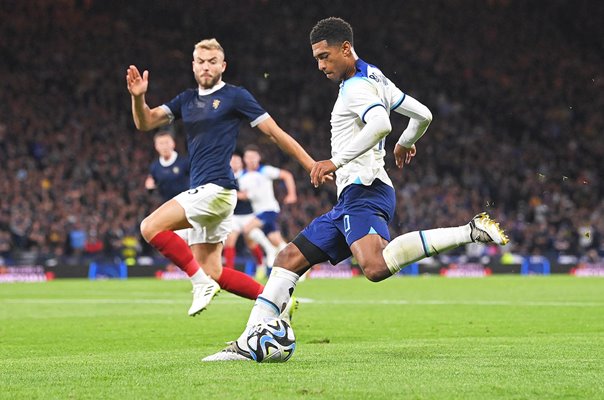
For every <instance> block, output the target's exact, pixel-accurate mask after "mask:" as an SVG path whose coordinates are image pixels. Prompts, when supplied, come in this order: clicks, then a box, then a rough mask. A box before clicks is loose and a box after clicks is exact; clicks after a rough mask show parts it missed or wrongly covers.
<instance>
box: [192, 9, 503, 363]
mask: <svg viewBox="0 0 604 400" xmlns="http://www.w3.org/2000/svg"><path fill="white" fill-rule="evenodd" d="M310 43H311V46H312V52H313V56H314V58H315V60H316V61H317V64H318V68H319V70H321V72H323V73H324V74H325V75H326V76H327V78H328V79H330V80H331V81H333V82H336V83H339V85H340V90H339V95H338V98H337V100H336V103H335V105H334V108H333V112H332V114H331V126H332V129H331V147H332V158H331V159H330V160H323V161H319V162H317V163H315V164H314V165H313V168H312V170H311V174H310V178H311V182H312V183H313V184H314V185H315V186H318V185H320V184H321V183H323V181H324V180H325V179H326V177H327V176H329V175H330V174H332V173H334V172H335V173H336V177H337V179H336V183H337V187H338V202H337V204H336V205H335V206H334V208H333V209H332V210H331V211H329V212H328V213H327V214H324V215H322V216H320V217H318V218H316V219H315V220H314V221H312V222H311V223H310V225H309V226H307V227H306V228H305V229H304V230H303V231H302V232H301V233H300V234H299V235H298V236H297V237H296V238H295V239H294V240H293V241H292V243H289V244H288V245H287V247H286V248H285V249H284V250H283V251H281V252H280V253H279V254H278V255H277V258H276V260H275V266H274V267H273V271H272V272H271V276H270V278H269V280H268V282H267V283H266V286H265V288H264V291H263V292H262V294H261V295H260V296H258V298H257V299H256V302H255V304H254V308H253V309H252V312H251V314H250V317H249V319H248V323H247V326H246V329H245V330H244V332H243V333H242V334H241V336H240V337H239V338H238V339H237V340H236V341H234V342H232V344H230V345H229V346H228V347H227V348H225V349H224V350H222V351H220V352H218V353H216V354H213V355H211V356H208V357H206V358H205V359H204V360H206V361H216V360H251V359H252V356H251V354H250V352H249V349H248V347H247V343H246V342H247V341H246V339H247V336H248V334H247V333H248V330H249V328H250V327H253V326H254V325H256V324H257V323H258V322H260V321H262V320H263V319H264V318H271V317H278V316H279V315H280V314H281V312H282V311H283V309H284V308H285V307H286V304H288V301H289V299H290V297H291V294H292V293H293V291H294V289H295V287H296V283H297V282H298V279H299V277H300V275H302V274H303V273H304V272H305V271H306V270H307V269H308V268H310V267H311V266H312V265H314V264H317V263H320V262H324V261H327V260H329V261H330V262H331V263H333V264H336V263H337V262H339V261H341V260H343V259H345V258H347V257H349V256H350V255H351V254H352V255H354V257H355V258H356V260H357V261H358V263H359V265H360V266H361V268H362V269H363V272H364V274H365V276H366V277H367V278H368V279H369V280H371V281H373V282H378V281H381V280H384V279H386V278H388V277H390V276H392V275H393V274H396V273H397V272H398V271H399V270H400V269H401V268H403V267H405V266H406V265H409V264H412V263H414V262H416V261H418V260H421V259H422V258H425V257H430V256H433V255H436V254H439V253H442V252H444V251H447V250H450V249H453V248H455V247H458V246H461V245H464V244H467V243H471V242H483V243H497V244H500V245H504V244H506V243H507V242H508V238H507V236H506V235H505V233H504V232H503V230H501V228H500V227H499V225H498V224H497V223H496V222H495V221H493V220H492V219H491V218H490V217H489V216H488V215H487V214H486V213H481V214H478V215H477V216H475V217H474V218H473V219H472V220H471V221H470V222H469V223H468V224H466V225H463V226H458V227H452V228H440V229H431V230H425V231H417V232H411V233H406V234H404V235H401V236H399V237H396V238H395V239H393V240H392V241H390V235H389V232H388V226H387V225H388V222H389V221H390V220H391V219H392V216H393V213H394V207H395V193H394V188H393V187H392V182H391V181H390V179H389V178H388V175H387V174H386V171H385V170H384V155H385V151H384V138H385V137H386V136H387V135H388V134H389V133H390V131H391V125H390V112H391V111H395V112H396V113H398V114H402V115H404V116H407V117H409V118H410V121H409V125H408V126H407V128H406V129H405V130H404V131H403V133H402V135H401V136H400V139H399V140H398V143H397V144H396V146H395V149H394V156H395V161H396V165H397V167H398V168H403V166H404V165H405V164H409V163H410V162H411V160H412V159H413V157H415V155H416V147H415V142H417V140H418V139H419V138H420V137H421V136H422V135H423V134H424V133H425V131H426V129H427V128H428V125H430V122H431V121H432V114H431V113H430V110H428V108H427V107H426V106H424V105H423V104H421V103H420V102H419V101H417V100H415V99H414V98H412V97H411V96H408V95H405V94H404V93H403V92H401V91H400V90H399V89H398V88H397V87H396V86H395V85H394V84H393V83H392V82H391V81H390V80H389V79H388V78H386V77H385V76H384V74H382V72H381V71H380V70H379V69H378V68H376V67H375V66H373V65H371V64H367V63H366V62H364V61H363V60H361V59H359V58H358V57H357V55H356V53H355V51H354V48H353V33H352V27H351V26H350V25H349V24H348V23H347V22H346V21H344V20H342V19H340V18H334V17H331V18H327V19H323V20H321V21H319V22H318V23H317V24H316V25H315V27H314V28H313V29H312V31H311V33H310ZM277 266H278V267H277Z"/></svg>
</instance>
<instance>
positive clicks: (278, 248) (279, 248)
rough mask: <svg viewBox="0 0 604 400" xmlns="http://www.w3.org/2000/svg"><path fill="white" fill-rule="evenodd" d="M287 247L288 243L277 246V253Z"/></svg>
mask: <svg viewBox="0 0 604 400" xmlns="http://www.w3.org/2000/svg"><path fill="white" fill-rule="evenodd" d="M286 246H287V243H285V242H281V243H279V245H278V246H277V251H281V250H283V249H284V248H285V247H286Z"/></svg>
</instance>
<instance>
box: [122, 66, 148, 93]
mask: <svg viewBox="0 0 604 400" xmlns="http://www.w3.org/2000/svg"><path fill="white" fill-rule="evenodd" d="M126 86H127V87H128V91H129V92H130V94H131V95H132V96H135V97H137V96H141V95H143V94H145V93H147V88H148V87H149V71H147V70H145V71H144V72H143V75H142V76H141V74H140V72H138V69H137V68H136V67H135V66H134V65H131V66H130V67H128V70H127V71H126Z"/></svg>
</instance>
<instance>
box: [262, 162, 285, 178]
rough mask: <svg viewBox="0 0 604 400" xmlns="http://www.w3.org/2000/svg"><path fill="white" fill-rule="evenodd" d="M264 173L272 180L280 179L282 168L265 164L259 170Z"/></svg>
mask: <svg viewBox="0 0 604 400" xmlns="http://www.w3.org/2000/svg"><path fill="white" fill-rule="evenodd" d="M258 172H260V173H261V174H262V175H264V176H266V177H267V178H269V179H271V180H273V181H274V180H276V179H279V175H281V170H280V169H279V168H277V167H273V166H271V165H263V166H261V167H260V169H259V170H258Z"/></svg>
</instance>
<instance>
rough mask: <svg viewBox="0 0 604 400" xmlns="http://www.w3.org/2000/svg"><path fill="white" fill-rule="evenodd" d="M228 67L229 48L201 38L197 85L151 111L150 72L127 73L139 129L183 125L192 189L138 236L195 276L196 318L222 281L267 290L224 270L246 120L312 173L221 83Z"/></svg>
mask: <svg viewBox="0 0 604 400" xmlns="http://www.w3.org/2000/svg"><path fill="white" fill-rule="evenodd" d="M226 65H227V64H226V62H225V55H224V50H223V48H222V46H220V44H219V43H218V41H216V39H207V40H202V41H201V42H199V43H197V44H196V45H195V47H194V50H193V61H192V69H193V75H194V78H195V80H196V82H197V87H196V88H192V89H187V90H185V91H183V92H181V93H180V94H179V95H177V96H176V97H174V98H173V99H172V100H170V101H169V102H167V103H165V104H163V105H160V106H158V107H154V108H150V107H149V106H148V105H147V102H146V100H145V94H146V93H147V90H148V86H149V72H148V71H144V72H143V73H142V74H141V73H140V72H139V70H138V69H137V68H136V66H134V65H131V66H129V68H128V70H127V71H126V85H127V88H128V91H129V92H130V95H131V100H132V116H133V119H134V123H135V125H136V127H137V128H138V129H140V130H142V131H149V130H152V129H155V128H158V127H160V126H164V125H167V124H169V123H171V122H172V121H174V120H176V119H182V120H183V123H184V129H185V132H186V134H187V147H188V153H189V158H190V165H191V186H190V187H191V189H190V190H188V191H186V192H183V193H180V194H179V195H177V196H176V197H174V198H173V199H171V200H168V201H167V202H166V203H164V204H163V205H162V206H161V207H159V208H158V209H157V210H155V211H154V212H153V213H151V214H150V215H149V216H147V217H146V218H145V219H144V220H143V222H142V223H141V234H142V236H143V237H144V238H145V240H146V241H147V242H148V243H150V244H151V245H152V246H153V247H155V248H156V249H157V250H158V251H159V252H160V253H162V254H163V255H164V256H165V257H166V258H168V259H170V261H172V262H173V263H174V264H175V265H177V266H178V267H179V268H181V269H182V270H183V271H184V272H185V273H187V275H188V276H189V277H190V279H191V282H192V284H193V302H192V304H191V307H190V308H189V315H191V316H194V315H197V314H198V313H200V312H201V311H203V310H204V309H205V308H206V307H207V305H208V304H209V303H210V301H211V300H212V298H214V296H215V295H216V294H217V293H218V291H219V290H220V286H219V283H220V285H222V286H223V287H225V289H227V290H229V291H231V292H235V293H241V294H242V295H245V296H247V297H250V298H253V296H257V294H258V293H259V291H260V290H261V289H262V286H261V285H260V284H258V283H257V282H255V281H253V280H245V278H247V275H245V274H243V273H241V272H239V271H237V270H234V269H229V268H225V269H223V268H222V259H221V258H222V257H221V255H222V247H223V242H224V240H225V239H226V237H227V235H228V233H229V232H230V229H231V218H232V215H233V209H234V208H235V203H236V201H237V200H236V196H237V195H236V189H237V181H236V180H235V177H234V176H233V171H232V170H231V168H230V165H229V162H230V159H231V155H232V154H233V151H234V150H235V144H236V140H237V136H238V134H239V124H240V123H241V121H243V120H247V121H249V122H250V125H251V126H252V127H258V128H259V129H260V131H261V132H262V133H264V134H265V135H267V136H268V137H269V138H270V139H271V140H272V141H273V142H275V143H276V144H277V145H278V146H279V147H280V148H281V149H282V150H283V151H285V152H286V153H287V154H289V155H290V156H291V157H293V158H295V159H296V160H297V161H299V162H300V163H301V164H302V166H303V167H304V168H305V169H306V170H307V171H310V169H311V167H312V164H313V163H314V160H313V159H312V158H311V157H310V156H309V155H308V154H307V153H306V151H305V150H304V149H303V148H302V147H301V146H300V145H299V144H298V142H296V141H295V140H294V139H293V138H292V137H291V136H289V135H288V134H287V133H286V132H285V131H283V130H282V129H281V128H280V127H279V126H278V125H277V123H276V122H275V121H274V120H273V118H271V116H270V115H269V114H268V113H267V112H266V111H265V110H264V109H263V108H262V107H261V106H260V104H258V102H257V101H256V99H255V98H254V97H253V96H252V95H251V94H250V93H249V92H248V91H247V90H245V89H243V88H241V87H237V86H233V85H229V84H226V83H225V82H223V81H222V74H223V73H224V71H225V69H226ZM185 228H193V229H192V230H191V231H189V232H190V235H189V238H188V243H189V245H190V246H191V248H189V246H188V245H187V243H186V242H185V241H184V240H183V239H182V238H180V237H179V236H178V235H177V234H176V233H174V232H173V231H175V230H179V229H185ZM194 254H195V256H193V255H194ZM200 264H201V265H203V267H204V268H203V269H202V268H200ZM204 270H205V271H207V274H206V272H204ZM215 279H216V280H218V283H217V282H216V281H215Z"/></svg>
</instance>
